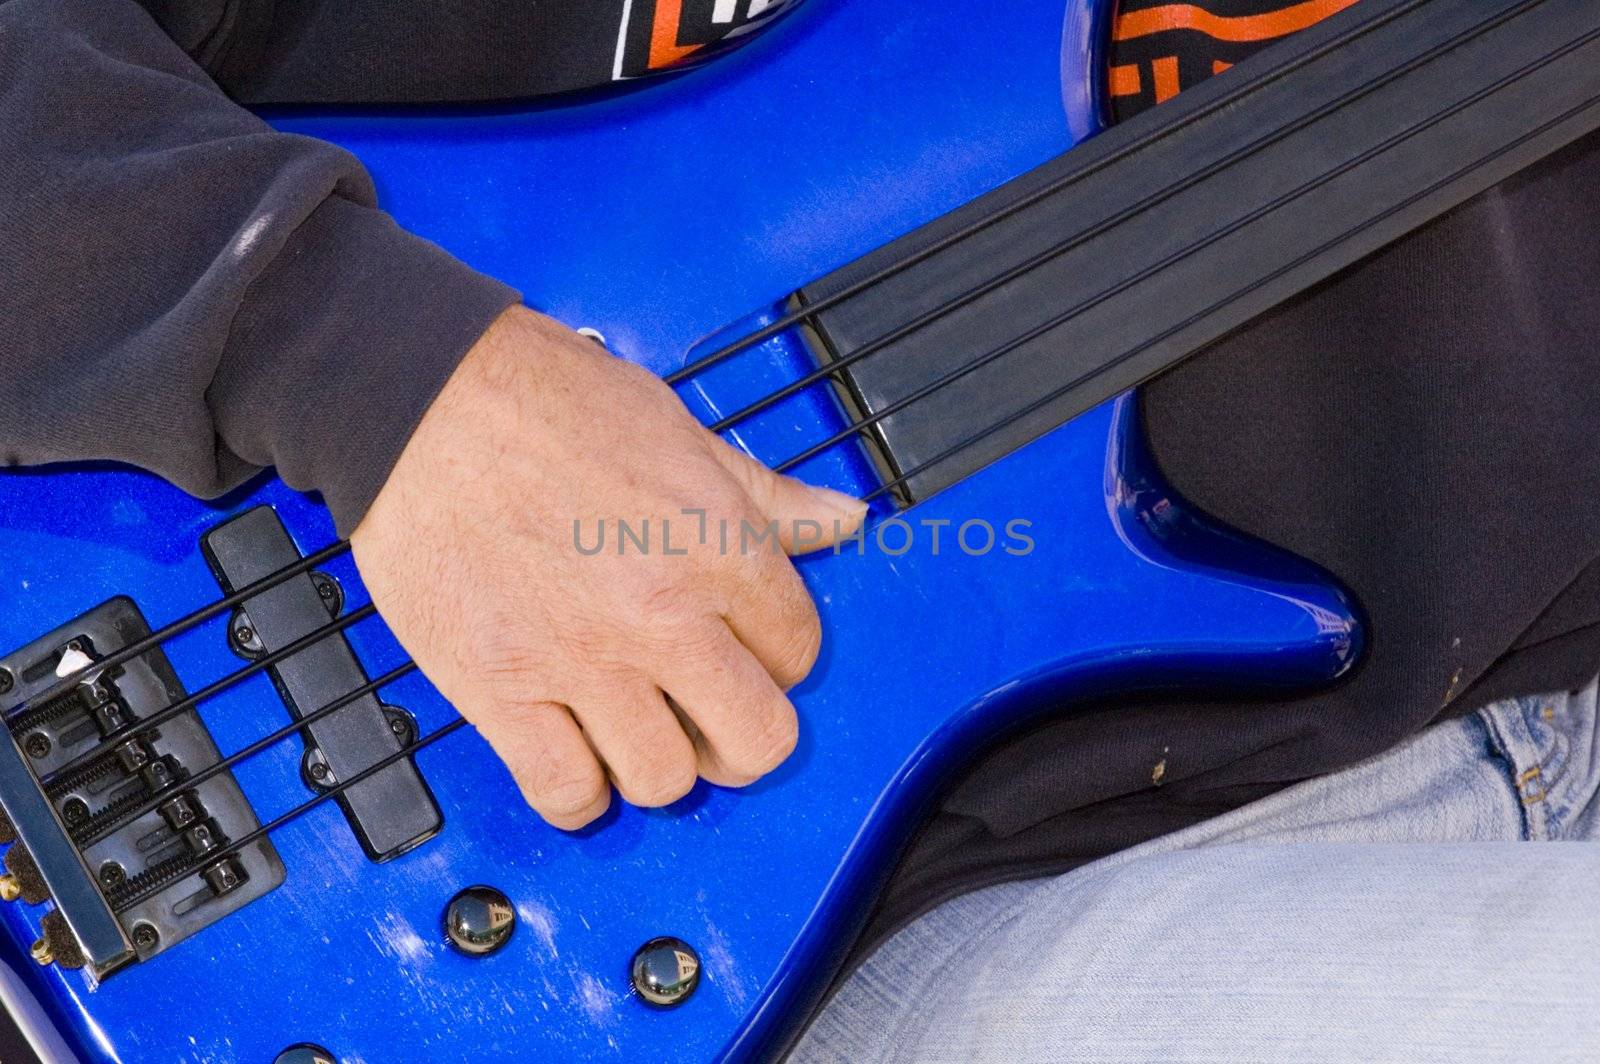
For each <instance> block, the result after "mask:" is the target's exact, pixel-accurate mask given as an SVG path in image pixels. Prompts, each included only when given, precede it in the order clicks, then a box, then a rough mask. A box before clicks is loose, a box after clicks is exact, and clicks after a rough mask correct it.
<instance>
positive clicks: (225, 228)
mask: <svg viewBox="0 0 1600 1064" xmlns="http://www.w3.org/2000/svg"><path fill="white" fill-rule="evenodd" d="M514 299H515V293H513V292H511V291H510V290H509V289H506V288H505V287H504V286H502V285H500V284H498V283H497V282H494V281H492V280H490V279H488V278H486V277H483V276H482V275H480V274H477V273H475V272H473V271H471V270H470V269H468V268H467V267H465V266H464V265H462V264H461V263H459V262H457V261H456V260H454V259H452V258H451V257H449V256H448V255H446V254H445V253H444V252H442V251H441V250H439V249H438V248H436V247H434V246H433V245H431V244H428V243H427V242H426V241H422V240H420V239H418V238H416V237H414V236H411V235H410V234H407V233H405V232H403V231H402V230H400V229H399V228H398V227H396V226H395V225H394V223H393V222H392V221H391V220H390V219H389V218H388V217H387V216H386V215H384V214H383V213H381V212H380V211H378V210H376V209H374V195H373V189H372V185H371V182H370V181H369V180H368V178H367V176H366V174H365V172H364V171H363V170H362V168H361V166H360V164H359V163H358V162H357V161H356V160H355V158H354V157H352V156H351V155H349V154H348V153H347V152H344V151H342V150H340V149H338V148H335V147H333V146H332V145H329V144H325V143H322V142H319V141H315V140H312V139H309V138H305V137H297V136H292V135H288V134H283V133H279V132H276V131H274V130H272V129H271V128H269V127H268V126H267V125H265V124H264V123H263V122H261V121H260V120H259V119H257V118H256V117H255V116H253V115H251V114H250V113H249V112H247V111H245V110H244V109H242V108H240V107H239V106H237V105H236V104H234V103H232V102H230V101H229V100H228V99H227V98H226V97H225V96H224V95H223V94H222V92H221V91H220V90H219V89H218V88H217V87H216V86H215V85H214V84H213V83H212V82H211V81H210V80H209V78H208V77H207V76H206V74H205V73H204V72H203V71H202V70H201V69H200V68H199V67H198V66H197V65H196V64H195V63H194V62H193V61H192V60H191V58H190V57H189V56H188V55H187V54H185V52H184V51H183V50H182V49H181V48H180V47H178V45H177V44H175V43H174V42H173V41H172V40H171V39H170V38H168V37H167V36H166V35H165V34H164V33H163V32H162V31H161V29H160V28H159V27H158V26H157V25H156V23H155V22H154V21H153V20H152V19H151V18H150V16H149V15H147V14H146V13H145V11H144V10H143V8H141V7H140V6H139V5H138V4H136V3H134V2H133V0H9V2H5V3H0V454H3V456H4V457H5V458H6V459H7V460H9V461H13V462H18V463H22V464H34V463H42V462H50V461H61V460H72V459H87V458H104V459H113V460H118V461H124V462H130V463H133V464H135V465H139V466H143V467H144V468H147V469H150V470H152V471H154V472H156V473H158V474H160V475H162V476H164V477H166V478H168V479H170V480H172V481H173V482H175V483H177V484H178V485H180V486H181V487H183V488H185V489H186V490H188V491H191V492H193V493H195V494H201V495H208V494H215V493H217V492H220V491H223V490H226V489H227V488H228V487H230V486H232V485H234V484H236V483H238V482H239V481H240V480H242V479H244V478H245V477H247V476H249V475H250V474H252V473H253V472H255V471H256V470H258V469H259V468H261V467H263V466H266V465H277V466H278V468H279V471H280V473H281V474H282V475H283V476H284V479H285V480H286V481H288V482H289V483H290V484H292V485H293V486H295V487H299V488H305V489H318V490H321V491H323V492H324V493H325V495H326V496H327V498H328V501H329V504H330V506H331V508H332V509H333V511H334V514H335V516H336V518H337V519H338V521H339V524H340V527H341V528H342V529H344V530H345V531H348V530H349V529H350V528H353V527H354V525H355V523H356V522H357V521H359V519H360V517H361V515H362V514H363V513H364V512H365V509H366V507H367V505H368V504H369V503H370V502H371V500H372V497H373V496H374V495H375V494H376V492H377V491H378V489H379V488H380V487H381V486H382V484H383V481H384V478H385V477H386V476H387V473H388V470H389V467H390V466H391V465H392V464H393V462H394V460H395V459H396V457H397V456H398V454H399V452H400V449H401V448H402V447H403V446H404V444H405V441H406V440H407V439H408V438H409V436H410V433H411V431H412V429H413V428H414V427H415V425H416V422H417V421H418V420H419V419H420V417H421V416H422V413H423V411H424V410H425V409H426V408H427V405H428V403H429V402H431V400H432V398H433V396H434V395H435V394H436V393H437V391H438V389H439V388H440V387H441V386H442V385H443V383H444V381H445V380H446V379H447V378H448V376H449V374H450V373H451V371H452V370H453V369H454V368H455V365H456V363H457V362H458V361H459V359H460V358H461V356H462V355H463V354H464V353H465V352H466V350H467V349H468V348H469V347H470V346H471V344H472V342H473V341H474V340H475V339H476V338H477V337H478V336H479V335H480V334H481V333H482V332H483V331H484V329H485V328H486V327H487V325H488V324H489V322H490V321H492V320H493V319H494V318H495V317H496V316H497V315H498V314H499V312H500V311H501V310H503V309H504V308H505V306H507V305H508V304H509V303H511V302H512V301H514Z"/></svg>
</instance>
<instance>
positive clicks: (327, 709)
mask: <svg viewBox="0 0 1600 1064" xmlns="http://www.w3.org/2000/svg"><path fill="white" fill-rule="evenodd" d="M415 671H417V665H416V662H413V661H407V662H405V663H404V664H401V665H397V666H395V667H394V668H392V669H390V670H389V671H388V672H386V673H384V674H383V675H382V676H379V677H377V678H376V679H372V680H368V681H367V682H366V683H364V684H362V685H361V686H359V687H356V688H354V689H352V690H350V691H347V692H345V693H344V694H342V695H340V696H339V697H338V698H336V699H334V700H333V701H332V702H329V703H328V704H327V705H325V706H323V707H322V708H320V709H317V710H313V711H312V712H310V713H307V714H306V715H305V716H303V717H301V718H300V719H298V720H292V721H290V722H289V723H288V724H285V725H284V726H283V727H281V728H278V729H276V730H275V731H271V732H268V733H267V734H266V735H263V736H262V737H261V738H259V739H257V740H255V741H254V742H252V743H250V744H248V745H247V746H243V747H240V748H239V749H238V750H236V751H234V752H233V753H231V754H229V755H228V756H227V757H225V758H223V759H221V760H220V761H217V762H216V763H215V764H212V765H209V766H207V767H206V768H203V769H201V770H200V771H198V772H196V773H195V774H194V775H192V776H188V777H186V778H184V779H181V780H178V781H176V782H174V783H171V784H168V785H167V786H166V787H164V788H162V789H161V790H159V791H156V792H155V793H154V794H152V795H150V797H149V798H147V799H145V800H144V801H143V802H141V803H139V804H138V805H136V806H134V807H133V808H132V809H130V810H128V811H127V812H125V813H123V814H121V815H120V816H118V817H117V819H116V822H115V823H113V824H108V825H106V826H105V827H103V828H101V829H100V830H99V831H96V832H95V833H94V834H93V835H91V836H89V837H88V838H86V839H83V840H82V841H81V842H79V843H78V845H79V846H80V847H84V846H92V845H94V844H95V843H97V842H99V841H100V840H101V839H103V838H105V837H106V836H107V835H110V834H112V833H113V832H116V831H119V830H121V828H122V827H123V826H124V825H126V824H130V823H132V822H133V821H135V820H137V819H139V818H140V817H142V816H144V815H145V814H146V813H148V812H150V811H151V810H152V809H156V808H158V807H159V806H160V805H161V804H162V803H163V802H165V801H166V800H167V799H168V798H171V797H172V796H173V795H175V794H180V793H182V792H183V791H186V790H192V789H194V788H195V787H198V786H200V785H201V784H202V783H204V782H206V781H207V780H209V779H211V778H212V777H214V776H216V775H217V774H219V773H222V772H226V771H227V770H228V769H230V768H232V767H233V766H235V765H237V764H239V763H240V762H242V761H244V760H246V759H248V758H251V757H254V756H255V755H256V754H259V753H260V752H261V751H263V750H265V749H267V748H268V747H270V746H272V745H273V744H275V743H278V742H281V741H282V740H284V739H287V738H288V737H289V736H291V735H293V734H295V733H296V732H301V731H304V730H305V729H307V728H309V727H311V725H313V724H315V723H317V721H319V720H322V719H323V718H324V717H327V716H328V715H329V714H332V713H335V712H337V711H338V710H341V709H343V708H344V707H345V706H348V705H350V704H351V703H352V702H354V701H356V700H357V699H359V698H365V697H366V696H367V695H370V694H375V693H376V692H377V691H378V690H379V689H381V688H384V687H387V686H388V685H389V684H392V683H394V682H395V681H396V680H399V679H401V678H402V677H405V676H409V675H410V674H411V673H413V672H415Z"/></svg>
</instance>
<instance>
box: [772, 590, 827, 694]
mask: <svg viewBox="0 0 1600 1064" xmlns="http://www.w3.org/2000/svg"><path fill="white" fill-rule="evenodd" d="M803 605H804V608H803V610H801V611H800V613H799V615H798V616H796V617H793V618H791V621H790V624H789V626H788V628H787V630H786V631H785V633H784V640H783V642H782V644H781V647H780V650H779V652H778V655H777V659H776V661H775V662H774V665H775V667H776V672H775V674H774V676H773V679H774V680H776V681H777V682H778V684H779V685H780V686H782V687H793V686H794V685H795V684H797V683H799V682H800V681H801V680H804V679H805V678H806V676H808V675H809V674H810V672H811V668H812V666H814V665H815V664H816V663H817V655H818V654H820V653H822V620H821V618H819V617H818V616H817V611H816V608H815V607H814V606H812V605H811V603H810V601H809V600H807V601H806V602H805V603H804V604H803Z"/></svg>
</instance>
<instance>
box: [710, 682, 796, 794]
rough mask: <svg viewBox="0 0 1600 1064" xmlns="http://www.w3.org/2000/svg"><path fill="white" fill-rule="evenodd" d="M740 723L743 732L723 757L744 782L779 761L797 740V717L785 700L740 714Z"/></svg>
mask: <svg viewBox="0 0 1600 1064" xmlns="http://www.w3.org/2000/svg"><path fill="white" fill-rule="evenodd" d="M742 724H743V727H742V728H741V732H742V733H743V734H741V735H740V736H739V737H738V741H736V743H735V744H734V748H733V749H731V750H729V751H727V753H726V754H725V755H724V757H723V761H724V763H725V764H726V767H727V768H728V769H729V770H730V771H731V772H732V773H734V774H735V775H736V776H738V777H740V778H742V779H744V782H745V783H753V782H755V781H756V780H757V779H760V778H761V777H762V776H765V775H766V774H767V773H769V772H771V771H772V770H773V769H775V768H777V767H778V766H779V765H781V764H783V762H784V761H785V760H787V759H788V757H789V755H790V754H792V753H794V748H795V745H796V744H797V743H798V742H799V741H800V721H799V718H798V717H796V716H795V712H794V708H793V707H792V706H790V705H789V704H788V702H787V701H784V702H783V703H782V704H780V705H774V706H767V707H763V708H762V709H760V710H752V711H750V712H748V713H746V714H743V715H742Z"/></svg>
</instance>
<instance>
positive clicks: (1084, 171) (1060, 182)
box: [663, 0, 1543, 384]
mask: <svg viewBox="0 0 1600 1064" xmlns="http://www.w3.org/2000/svg"><path fill="white" fill-rule="evenodd" d="M1425 2H1426V0H1410V2H1409V3H1405V4H1402V5H1399V6H1397V7H1395V8H1392V9H1390V10H1389V11H1385V12H1383V13H1381V14H1380V15H1378V16H1374V17H1371V18H1369V19H1368V20H1367V21H1366V22H1363V23H1361V24H1359V25H1358V26H1356V27H1354V28H1353V29H1352V30H1351V32H1349V33H1347V34H1342V35H1339V36H1336V37H1333V38H1330V39H1329V40H1328V41H1325V42H1323V43H1322V44H1321V45H1319V46H1318V47H1317V48H1315V49H1311V50H1308V51H1306V52H1304V53H1300V54H1297V55H1294V56H1290V57H1289V58H1287V59H1286V60H1284V61H1282V62H1280V63H1279V64H1277V65H1276V66H1273V67H1270V68H1268V69H1267V70H1265V71H1263V72H1262V73H1261V74H1260V75H1258V76H1257V77H1256V78H1255V79H1254V80H1253V81H1252V82H1250V83H1249V85H1248V86H1240V87H1238V88H1236V89H1235V90H1234V91H1233V92H1227V93H1222V94H1220V95H1219V96H1218V97H1217V98H1216V99H1214V100H1211V101H1210V102H1209V103H1207V104H1206V105H1204V106H1202V107H1197V108H1195V110H1194V111H1192V112H1190V113H1189V114H1187V115H1185V116H1184V117H1183V118H1182V119H1181V120H1180V121H1179V122H1178V123H1176V124H1172V125H1162V126H1157V127H1155V128H1153V129H1151V130H1149V131H1148V132H1146V133H1144V134H1143V135H1141V136H1139V137H1137V138H1134V139H1132V140H1130V141H1129V142H1128V143H1127V144H1125V145H1122V146H1121V147H1119V148H1118V149H1117V150H1115V151H1113V152H1108V153H1107V154H1106V155H1104V156H1102V157H1100V158H1098V159H1094V160H1091V161H1089V162H1088V163H1086V164H1085V165H1083V166H1081V167H1078V168H1075V169H1070V170H1068V171H1067V172H1066V173H1063V174H1061V175H1059V176H1058V177H1056V178H1053V179H1051V180H1050V181H1048V182H1046V183H1045V184H1043V185H1041V186H1040V187H1039V188H1037V189H1035V190H1034V191H1032V192H1030V193H1028V194H1026V195H1024V196H1023V197H1022V198H1020V199H1018V200H1017V201H1016V202H1015V203H1011V204H1008V205H1006V206H1005V207H1002V208H1000V209H998V210H996V211H994V212H993V213H991V214H987V215H984V216H983V217H980V218H975V219H973V220H972V221H970V222H968V223H966V224H965V225H962V226H960V227H959V228H957V229H955V230H952V231H951V232H949V233H947V234H945V235H944V236H942V237H940V238H938V239H936V240H933V241H931V242H930V243H928V244H927V245H925V246H924V247H921V248H919V249H917V250H916V251H914V252H911V253H910V254H908V255H906V256H905V257H904V258H901V259H899V260H897V261H895V262H892V263H889V264H887V265H885V266H882V267H879V268H878V269H876V270H874V271H873V272H871V273H870V274H868V275H867V276H865V277H862V278H859V279H858V280H855V281H852V282H850V283H849V284H847V285H845V286H844V287H842V288H840V289H839V290H838V291H835V292H831V293H829V294H828V295H826V296H824V297H822V298H821V299H818V300H817V301H816V302H815V303H812V304H810V305H808V306H806V307H804V308H802V309H800V310H796V311H791V312H789V313H787V314H784V315H782V316H780V317H779V318H777V319H775V320H774V321H772V322H770V323H768V324H767V325H764V326H762V327H761V328H759V329H756V330H754V331H753V332H750V333H748V334H746V335H745V336H742V337H740V338H738V339H736V340H732V341H730V342H729V343H727V344H725V345H724V346H722V347H719V348H717V349H716V350H714V351H711V352H708V353H707V354H705V355H702V356H701V357H700V358H697V359H695V360H694V361H692V362H689V363H688V364H686V365H684V366H683V367H681V368H679V369H677V370H675V371H674V372H672V373H669V374H667V375H666V377H664V378H663V379H664V380H665V381H666V382H667V383H668V384H679V383H682V382H683V381H686V380H688V379H690V378H691V377H693V376H695V375H696V374H699V373H702V372H704V371H705V370H707V369H709V368H711V367H712V366H714V365H717V364H718V363H720V362H722V361H724V360H725V359H728V358H731V357H732V356H733V355H736V354H738V353H739V352H740V351H743V350H745V349H747V348H749V347H753V346H755V345H756V344H759V343H762V342H764V341H766V340H770V339H771V338H772V337H774V336H776V335H778V334H779V333H780V332H783V331H784V330H785V329H789V328H792V327H793V326H795V325H799V324H802V323H803V322H805V321H807V320H809V319H810V318H811V316H812V315H815V314H820V313H821V312H822V311H824V310H827V309H829V308H831V307H834V306H837V305H839V304H840V303H842V302H844V301H845V300H847V299H851V298H853V297H855V296H857V295H860V294H861V293H862V292H865V291H867V290H868V289H869V288H872V287H874V286H876V285H878V284H881V283H883V282H884V281H887V280H889V279H890V278H892V277H895V276H897V275H899V274H900V273H902V272H904V271H905V270H908V269H910V268H911V267H913V266H915V265H917V264H918V263H920V262H924V261H926V260H927V259H929V258H931V257H933V256H934V255H937V254H939V253H941V252H943V251H947V250H949V249H950V248H952V247H954V246H955V245H956V244H958V243H960V242H961V241H963V240H966V239H967V238H969V237H971V236H975V235H976V234H978V233H980V232H983V231H984V230H985V229H988V228H989V227H990V226H993V225H996V224H998V223H999V222H1002V221H1005V220H1006V219H1007V218H1011V217H1013V216H1015V215H1016V214H1018V213H1020V212H1021V211H1024V210H1027V209H1028V208H1029V207H1032V206H1034V205H1035V204H1037V203H1039V202H1041V201H1043V200H1044V199H1047V198H1049V197H1050V196H1053V195H1055V194H1056V193H1058V192H1060V191H1062V190H1063V189H1065V188H1066V187H1067V186H1068V185H1070V184H1072V183H1073V182H1075V181H1079V180H1082V179H1083V178H1086V177H1089V176H1090V175H1092V174H1094V173H1097V172H1098V171H1100V170H1102V169H1104V168H1105V167H1107V166H1110V165H1111V164H1112V163H1115V162H1118V161H1120V160H1121V159H1123V158H1125V157H1127V156H1129V155H1131V154H1133V153H1135V152H1137V151H1140V150H1142V149H1144V148H1145V147H1146V146H1147V145H1148V144H1150V143H1153V142H1154V141H1156V140H1158V139H1160V138H1161V137H1164V136H1167V135H1169V134H1170V133H1171V132H1173V131H1174V130H1175V129H1180V128H1182V127H1184V126H1187V125H1190V124H1192V123H1194V122H1196V121H1199V120H1200V119H1202V118H1204V117H1206V116H1208V115H1210V114H1212V113H1213V112H1216V111H1219V110H1222V109H1224V108H1226V107H1228V106H1230V105H1231V104H1232V103H1233V102H1234V101H1235V99H1237V97H1238V96H1239V95H1240V94H1241V93H1242V92H1243V91H1245V90H1246V89H1250V90H1253V89H1254V88H1256V87H1259V86H1261V85H1265V84H1267V83H1270V82H1273V81H1277V80H1279V79H1281V78H1283V77H1286V76H1287V75H1289V74H1291V73H1293V72H1294V71H1296V70H1298V69H1300V68H1301V67H1303V66H1305V65H1306V64H1308V63H1311V62H1313V61H1315V60H1317V59H1320V58H1322V57H1323V56H1324V55H1326V54H1328V53H1329V52H1331V51H1332V50H1333V49H1335V48H1338V47H1343V46H1344V45H1346V44H1347V43H1348V42H1349V41H1350V40H1352V39H1354V38H1356V37H1359V36H1361V35H1363V34H1366V33H1370V32H1372V31H1373V30H1376V29H1377V28H1379V27H1381V26H1383V25H1385V24H1387V23H1389V22H1391V21H1393V20H1394V19H1397V18H1400V17H1401V16H1403V15H1405V14H1407V13H1409V12H1411V11H1413V10H1415V9H1416V8H1418V7H1421V6H1422V4H1423V3H1425ZM1542 2H1543V0H1524V3H1523V4H1522V5H1520V6H1519V7H1518V9H1517V10H1518V11H1520V10H1522V9H1524V8H1527V7H1531V6H1533V5H1535V4H1539V3H1542Z"/></svg>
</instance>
